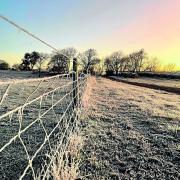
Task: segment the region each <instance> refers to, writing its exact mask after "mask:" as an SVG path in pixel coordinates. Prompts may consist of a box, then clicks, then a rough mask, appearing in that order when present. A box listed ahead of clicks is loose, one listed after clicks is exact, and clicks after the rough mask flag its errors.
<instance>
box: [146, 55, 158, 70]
mask: <svg viewBox="0 0 180 180" xmlns="http://www.w3.org/2000/svg"><path fill="white" fill-rule="evenodd" d="M160 67H161V64H160V61H159V60H158V58H157V57H152V58H147V59H146V61H145V63H144V69H143V70H144V71H149V72H157V71H159V70H160Z"/></svg>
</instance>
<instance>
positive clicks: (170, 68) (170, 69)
mask: <svg viewBox="0 0 180 180" xmlns="http://www.w3.org/2000/svg"><path fill="white" fill-rule="evenodd" d="M175 68H176V65H175V64H173V63H169V64H167V65H165V66H164V68H163V71H165V72H173V71H174V70H175Z"/></svg>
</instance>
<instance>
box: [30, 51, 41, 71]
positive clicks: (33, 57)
mask: <svg viewBox="0 0 180 180" xmlns="http://www.w3.org/2000/svg"><path fill="white" fill-rule="evenodd" d="M39 58H40V54H39V52H36V51H33V52H32V53H31V54H30V57H29V62H30V68H31V71H32V70H33V68H34V66H35V65H36V63H38V62H37V61H38V60H39Z"/></svg>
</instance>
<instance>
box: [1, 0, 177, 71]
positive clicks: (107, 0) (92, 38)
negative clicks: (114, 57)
mask: <svg viewBox="0 0 180 180" xmlns="http://www.w3.org/2000/svg"><path fill="white" fill-rule="evenodd" d="M0 14H2V15H4V16H6V17H8V18H10V19H11V20H13V21H15V22H16V23H17V24H19V25H21V26H23V27H24V28H26V29H28V30H29V31H31V32H32V33H34V34H36V35H37V36H38V37H40V38H41V39H43V40H45V41H47V42H48V43H50V44H52V45H53V46H54V47H56V48H57V49H62V48H66V47H72V46H73V47H76V48H77V49H78V50H79V51H83V50H86V49H88V48H95V49H96V50H97V51H98V53H99V56H100V57H104V56H106V55H109V54H110V53H111V52H113V51H118V50H122V51H124V53H125V54H127V53H130V52H133V51H135V50H138V49H141V48H144V49H145V50H146V52H147V53H149V54H150V56H156V57H158V58H159V60H160V61H161V62H162V63H164V64H168V63H174V64H176V65H177V66H178V67H179V69H180V1H179V0H149V1H147V0H51V1H50V0H1V1H0ZM34 50H36V51H39V52H46V53H50V52H52V50H51V49H50V48H49V47H46V46H45V45H43V44H41V43H40V42H38V41H37V40H34V39H32V38H31V37H29V36H27V35H26V34H24V33H23V32H21V31H19V30H17V29H15V28H14V27H12V26H11V25H9V24H8V23H6V22H4V21H3V20H1V19H0V59H4V60H6V61H8V62H9V63H10V64H13V63H16V62H20V61H21V58H22V57H23V55H24V53H25V52H32V51H34Z"/></svg>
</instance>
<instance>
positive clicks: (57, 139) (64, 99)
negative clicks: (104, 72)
mask: <svg viewBox="0 0 180 180" xmlns="http://www.w3.org/2000/svg"><path fill="white" fill-rule="evenodd" d="M47 80H49V81H52V82H51V83H50V82H48V81H47ZM55 80H57V81H59V82H63V83H64V84H63V83H60V84H56V82H55ZM76 81H77V86H76V87H74V86H73V81H72V79H71V76H70V74H68V75H67V74H65V75H64V76H63V75H61V76H54V77H51V78H42V79H39V82H38V81H37V80H35V81H33V80H32V81H27V83H26V86H28V88H29V87H30V85H32V83H33V82H34V83H37V82H38V83H37V84H35V85H34V86H35V87H34V86H33V87H34V89H33V91H32V92H31V93H29V94H28V98H26V99H25V101H22V104H21V105H20V106H18V107H16V108H14V109H7V110H6V111H5V112H4V114H3V113H2V114H1V116H0V127H1V128H0V141H1V144H0V157H1V158H2V162H1V163H2V164H1V166H0V172H1V173H0V174H2V175H0V179H1V178H2V179H3V178H7V177H9V178H11V176H15V174H16V176H17V177H13V178H17V179H24V178H27V177H31V178H33V179H36V176H37V173H38V171H39V169H40V167H39V166H41V168H43V169H44V171H43V174H42V177H43V179H45V178H46V175H47V174H48V172H49V169H50V168H51V163H52V160H53V156H54V155H53V154H56V153H57V151H58V152H59V148H61V153H62V154H63V152H64V151H65V148H63V147H66V146H67V144H68V138H69V136H70V134H71V133H72V132H73V131H74V129H75V127H76V125H77V117H78V116H79V114H80V108H81V98H82V94H83V92H84V88H85V87H86V82H87V76H86V75H83V76H79V77H78V79H77V80H76ZM29 82H31V83H29ZM44 82H45V84H43V86H45V85H46V86H47V87H48V88H47V87H45V89H41V88H40V84H41V83H44ZM17 83H18V86H19V85H20V84H21V83H24V81H19V82H14V84H13V83H12V82H10V85H11V86H10V87H9V86H8V88H6V90H5V92H4V93H5V94H6V96H4V95H2V96H3V97H4V98H2V99H3V100H2V101H1V102H2V104H1V106H2V107H3V105H4V104H5V101H6V100H7V99H6V98H7V96H11V93H12V92H14V91H12V92H10V88H12V87H13V85H17ZM53 83H55V84H56V85H55V84H54V85H55V86H53V87H52V89H51V88H50V86H51V85H52V84H53ZM62 84H63V85H62ZM6 85H8V84H6ZM23 86H24V84H23ZM1 88H2V87H1ZM1 88H0V91H1ZM77 88H78V89H79V90H78V92H77V94H76V96H75V97H74V96H73V91H74V89H77ZM39 90H40V92H41V95H40V96H37V97H35V98H34V97H33V98H32V100H30V98H29V97H31V96H33V95H34V94H35V93H37V91H39ZM12 96H13V97H14V96H16V97H15V98H17V94H16V93H13V94H12ZM77 97H78V101H77V103H78V104H77V106H76V107H75V108H74V105H73V103H74V98H77ZM18 101H20V99H19V98H18ZM5 106H6V107H7V105H5ZM9 106H11V104H9ZM8 120H9V121H8ZM52 124H53V126H52ZM11 128H12V129H11ZM13 129H14V130H13ZM36 131H37V133H35V132H36ZM33 132H34V133H33ZM7 133H8V134H7ZM3 137H4V139H2V138H3ZM33 137H34V138H35V140H33ZM57 144H58V146H57V147H56V145H57ZM23 153H24V155H22V154H23ZM47 153H48V154H49V153H50V154H52V158H51V159H49V160H45V162H46V165H45V166H44V164H43V163H42V164H41V163H37V162H39V161H42V160H41V159H42V158H43V159H44V158H45V159H46V158H47V157H46V154H47ZM18 154H20V155H19V156H18ZM13 155H14V156H15V159H14V161H12V162H11V163H10V164H8V163H9V161H8V158H10V159H12V156H13ZM21 155H22V156H21ZM18 162H19V163H20V164H23V165H22V166H21V165H20V168H19V169H18V171H16V172H13V171H12V170H11V168H13V163H15V164H16V166H18ZM11 164H12V165H11ZM11 171H12V172H11ZM41 172H42V171H41Z"/></svg>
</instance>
